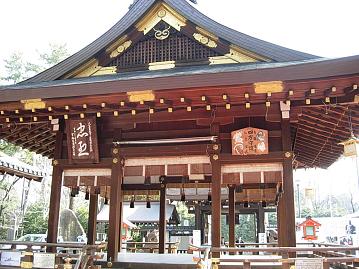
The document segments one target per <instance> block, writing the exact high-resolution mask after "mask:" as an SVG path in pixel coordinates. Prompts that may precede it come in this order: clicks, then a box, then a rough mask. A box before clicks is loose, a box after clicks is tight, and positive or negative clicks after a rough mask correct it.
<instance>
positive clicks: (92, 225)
mask: <svg viewBox="0 0 359 269" xmlns="http://www.w3.org/2000/svg"><path fill="white" fill-rule="evenodd" d="M97 207H98V195H97V194H91V195H90V206H89V218H88V224H87V244H88V245H94V244H95V242H96V224H97Z"/></svg>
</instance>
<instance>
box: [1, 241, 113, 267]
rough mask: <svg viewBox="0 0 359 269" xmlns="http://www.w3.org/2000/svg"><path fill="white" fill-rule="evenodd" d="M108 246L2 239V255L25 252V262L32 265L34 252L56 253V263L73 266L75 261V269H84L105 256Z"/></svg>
mask: <svg viewBox="0 0 359 269" xmlns="http://www.w3.org/2000/svg"><path fill="white" fill-rule="evenodd" d="M106 247H107V244H106V243H101V244H98V245H84V244H77V243H75V244H72V243H39V242H20V241H0V255H1V253H2V252H5V251H11V252H25V253H26V254H27V257H26V256H25V257H24V260H26V261H25V262H26V263H28V264H31V265H32V262H33V261H32V258H31V257H32V256H33V254H34V253H36V252H41V253H54V254H55V264H56V265H63V266H64V268H72V264H73V263H74V262H75V264H74V267H73V268H74V269H84V268H88V267H89V266H92V265H93V262H94V261H95V260H97V259H101V258H103V251H104V250H105V249H106ZM0 257H1V256H0ZM22 261H23V260H22ZM0 266H1V265H0ZM19 267H20V265H19ZM15 268H16V267H15Z"/></svg>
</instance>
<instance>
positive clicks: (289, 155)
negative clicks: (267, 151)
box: [284, 151, 292, 158]
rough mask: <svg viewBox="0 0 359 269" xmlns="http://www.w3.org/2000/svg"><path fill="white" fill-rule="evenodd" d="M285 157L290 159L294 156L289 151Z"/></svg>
mask: <svg viewBox="0 0 359 269" xmlns="http://www.w3.org/2000/svg"><path fill="white" fill-rule="evenodd" d="M284 156H285V157H286V158H290V157H291V156H292V153H290V152H289V151H287V152H286V153H285V154H284Z"/></svg>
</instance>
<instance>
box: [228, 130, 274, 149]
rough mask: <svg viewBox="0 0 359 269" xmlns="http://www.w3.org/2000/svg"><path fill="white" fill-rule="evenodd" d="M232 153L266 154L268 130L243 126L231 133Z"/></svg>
mask: <svg viewBox="0 0 359 269" xmlns="http://www.w3.org/2000/svg"><path fill="white" fill-rule="evenodd" d="M231 136H232V155H260V154H268V131H267V130H262V129H258V128H252V127H248V128H244V129H240V130H237V131H233V132H232V133H231Z"/></svg>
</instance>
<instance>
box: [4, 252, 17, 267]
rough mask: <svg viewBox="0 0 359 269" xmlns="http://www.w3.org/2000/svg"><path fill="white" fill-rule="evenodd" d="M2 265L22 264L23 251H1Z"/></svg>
mask: <svg viewBox="0 0 359 269" xmlns="http://www.w3.org/2000/svg"><path fill="white" fill-rule="evenodd" d="M0 255H1V258H0V265H3V266H17V267H19V266H20V262H21V252H15V251H2V252H1V253H0Z"/></svg>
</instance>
